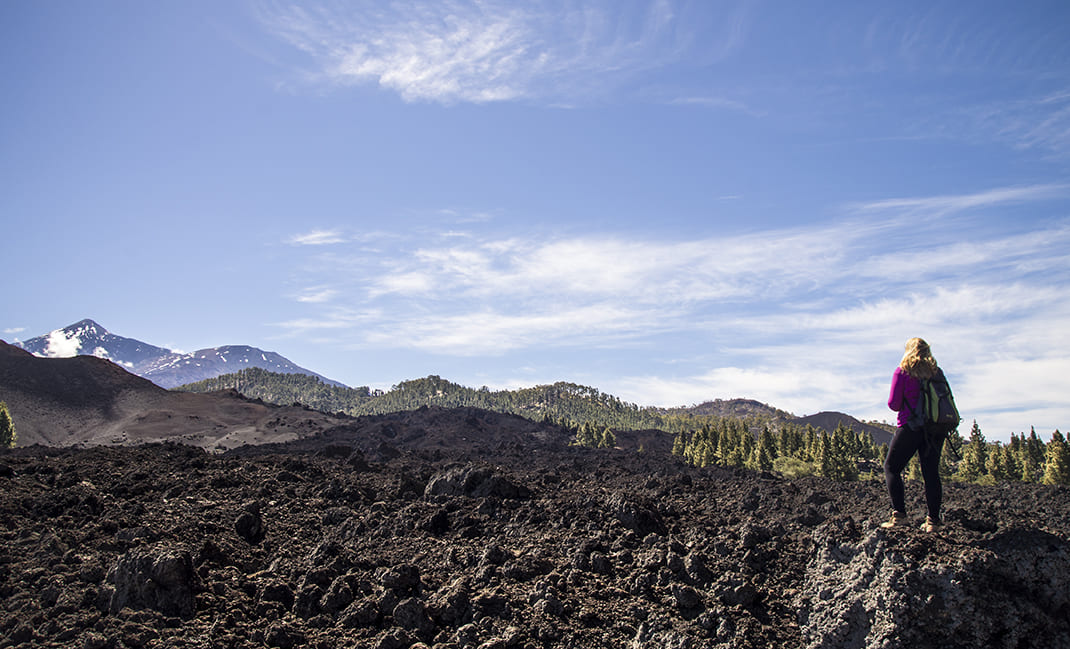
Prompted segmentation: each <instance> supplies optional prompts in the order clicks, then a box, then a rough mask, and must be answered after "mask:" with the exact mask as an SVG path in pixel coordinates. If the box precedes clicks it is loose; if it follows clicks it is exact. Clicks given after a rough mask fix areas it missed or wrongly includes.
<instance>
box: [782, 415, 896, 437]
mask: <svg viewBox="0 0 1070 649" xmlns="http://www.w3.org/2000/svg"><path fill="white" fill-rule="evenodd" d="M791 421H792V423H795V424H797V425H799V426H813V427H814V428H816V429H818V430H827V431H833V430H836V427H837V426H839V425H841V424H842V425H843V427H844V428H850V429H852V430H854V431H855V432H858V433H869V435H870V437H872V438H873V441H874V442H876V443H877V444H878V445H880V444H891V443H892V437H894V434H893V433H892V432H891V431H889V430H887V429H885V428H881V427H879V426H874V425H872V424H866V423H863V422H861V421H858V420H857V419H855V418H854V417H852V416H850V415H845V414H844V413H842V412H819V413H817V414H816V415H809V416H806V417H797V418H794V419H792V420H791Z"/></svg>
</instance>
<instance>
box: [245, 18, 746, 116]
mask: <svg viewBox="0 0 1070 649" xmlns="http://www.w3.org/2000/svg"><path fill="white" fill-rule="evenodd" d="M734 4H735V3H734ZM260 13H261V16H262V20H263V22H264V23H265V24H266V25H267V26H268V27H269V28H270V29H271V30H272V31H274V32H275V33H277V34H278V35H279V36H281V37H282V38H284V39H285V40H286V41H287V42H289V43H290V44H291V45H293V46H294V47H296V48H298V49H300V50H302V51H303V52H305V53H307V54H309V55H311V56H312V58H313V60H314V61H315V63H316V65H317V66H318V67H317V70H316V72H315V76H316V77H317V78H318V79H322V80H326V81H328V82H331V83H335V84H365V83H371V84H378V85H379V86H381V87H383V88H387V89H390V90H393V91H395V92H397V93H398V94H399V95H400V96H401V97H402V98H403V99H405V100H406V101H435V102H442V103H447V104H448V103H455V102H474V103H484V102H494V101H505V100H515V99H521V98H539V99H551V100H557V101H560V100H565V101H569V100H571V99H574V98H575V97H576V96H577V95H583V96H590V94H591V93H592V92H593V91H594V89H595V88H597V87H605V86H606V85H607V84H608V85H612V84H613V83H615V82H616V81H618V80H620V79H623V78H628V77H629V76H631V75H633V74H635V73H637V72H640V71H643V70H649V69H654V68H658V67H660V66H663V65H665V64H667V63H669V62H672V61H676V60H680V59H681V57H683V56H685V54H686V52H685V50H686V48H688V47H694V46H695V45H696V40H697V39H692V38H691V36H690V28H691V26H690V25H689V24H688V23H687V22H686V20H685V19H682V18H681V16H680V15H678V10H677V8H676V6H675V4H674V3H671V2H667V1H666V0H658V1H656V2H650V3H640V4H639V5H633V4H629V5H622V4H618V3H607V4H604V5H603V4H600V3H584V4H583V5H574V4H572V3H558V2H537V3H515V2H507V1H498V0H486V1H482V2H462V1H450V2H427V1H417V2H406V3H397V2H395V3H389V4H386V5H377V6H375V7H369V6H367V5H364V4H362V5H360V6H352V7H349V8H348V9H347V8H345V7H343V6H339V5H336V6H333V7H331V8H323V9H320V10H316V11H311V10H307V9H304V8H300V7H295V6H283V5H278V4H265V5H263V6H262V7H261V11H260ZM726 13H727V18H726V20H725V21H724V23H725V24H724V25H723V26H722V28H721V29H720V30H718V32H717V33H713V34H711V33H709V32H706V33H704V34H702V36H703V37H704V40H703V41H701V42H702V43H703V44H704V46H705V47H706V48H708V49H723V50H729V51H730V50H732V49H734V48H736V47H738V45H739V43H740V41H741V40H742V38H743V31H744V29H743V21H744V19H743V16H742V14H741V13H740V12H739V11H738V10H737V9H735V8H733V9H732V10H730V11H728V12H726Z"/></svg>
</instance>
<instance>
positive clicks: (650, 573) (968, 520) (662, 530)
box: [0, 409, 1070, 649]
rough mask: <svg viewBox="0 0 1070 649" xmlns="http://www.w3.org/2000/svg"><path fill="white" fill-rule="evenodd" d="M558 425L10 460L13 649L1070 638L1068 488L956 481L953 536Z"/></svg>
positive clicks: (942, 644)
mask: <svg viewBox="0 0 1070 649" xmlns="http://www.w3.org/2000/svg"><path fill="white" fill-rule="evenodd" d="M421 431H422V436H419V434H420V433H421ZM560 435H561V432H560V430H557V429H555V427H552V426H539V425H537V424H533V423H532V422H529V421H526V420H523V419H520V418H517V417H503V416H501V415H496V414H493V413H485V412H480V411H474V410H464V409H459V410H455V411H443V410H438V409H425V410H421V411H416V412H411V413H406V414H404V415H396V416H380V417H371V418H367V420H365V419H364V418H362V419H360V420H355V421H354V422H351V425H350V426H349V427H343V428H337V429H335V430H333V431H331V432H330V433H327V434H324V435H322V436H318V437H311V438H305V439H302V440H299V441H295V442H294V443H292V444H287V445H272V446H268V447H244V448H242V449H240V450H238V451H234V452H231V453H228V454H226V455H209V454H206V453H204V452H203V451H201V450H198V449H195V448H192V447H188V446H177V445H153V446H146V447H122V448H103V447H98V448H93V449H83V450H77V449H45V448H41V447H37V448H34V449H16V450H14V451H8V452H2V453H0V538H2V539H3V541H2V546H0V547H2V551H0V575H2V579H0V601H2V603H3V606H2V607H0V629H3V630H4V635H3V639H2V640H0V646H3V647H21V646H25V647H31V646H32V647H72V646H73V647H94V648H111V647H114V648H116V649H119V648H121V647H182V648H187V647H188V648H194V647H198V648H200V647H240V648H246V647H248V648H253V647H278V648H292V647H316V648H323V649H328V648H330V649H333V648H335V647H354V648H355V647H372V648H377V649H379V648H381V649H400V648H406V649H409V648H412V649H428V648H436V649H461V648H466V649H476V648H483V649H490V648H513V647H515V648H521V649H548V648H551V647H554V648H556V647H590V648H596V649H597V648H603V647H604V648H607V649H609V648H612V649H618V648H620V647H628V648H650V649H654V648H661V647H674V648H684V649H712V648H718V649H720V648H725V649H727V648H728V647H732V648H741V649H750V648H755V649H756V648H759V647H760V648H763V649H764V648H766V647H808V648H813V649H817V648H824V647H858V648H866V649H877V648H882V649H897V648H899V647H903V648H907V647H910V648H929V647H932V648H937V647H939V648H941V649H944V648H949V647H950V648H966V647H969V648H971V649H972V648H974V647H998V648H1007V649H1010V648H1014V649H1021V648H1028V647H1038V648H1040V647H1043V648H1056V649H1059V648H1065V647H1070V492H1068V490H1067V489H1066V488H1053V487H1040V486H1035V485H1029V486H1027V485H1013V486H1011V485H1008V486H1005V487H992V488H985V487H977V486H963V485H959V484H952V485H948V489H947V492H948V493H947V519H948V523H949V524H948V526H947V528H946V529H945V530H944V531H942V532H940V533H938V534H935V535H926V534H923V533H921V532H920V531H918V530H916V529H913V528H911V529H897V530H893V531H886V530H882V529H880V528H879V527H877V523H878V522H879V521H880V520H883V519H884V516H885V514H886V508H887V506H886V504H885V502H884V494H883V487H882V485H881V484H880V483H875V482H865V483H835V482H830V481H827V480H823V479H817V478H811V479H805V480H801V481H797V482H791V481H786V480H781V479H777V478H774V477H773V476H771V475H766V474H757V473H751V472H747V471H742V470H740V471H725V470H720V469H704V470H700V469H694V468H690V467H687V466H685V465H683V464H681V463H679V462H676V461H675V460H674V459H672V458H671V457H670V456H665V455H660V454H653V453H643V454H638V453H634V452H621V451H595V450H591V449H582V448H576V447H561V446H560V445H559V444H558V440H557V439H556V438H557V437H559V436H560ZM413 436H418V438H416V437H413ZM390 440H393V442H394V443H393V444H391V443H390ZM429 440H430V441H442V442H448V443H445V444H443V445H441V446H439V447H437V448H434V447H432V448H426V447H425V449H424V450H420V451H415V452H413V451H405V450H402V449H403V448H404V446H405V445H407V444H419V445H426V442H427V441H429ZM462 441H467V442H468V443H467V445H464V444H461V442H462ZM455 447H456V448H455ZM909 489H910V490H909V492H908V493H909V495H910V505H911V507H912V508H913V511H914V512H915V513H917V512H918V511H920V501H919V498H918V496H919V494H920V487H919V486H918V485H916V484H911V485H910V487H909Z"/></svg>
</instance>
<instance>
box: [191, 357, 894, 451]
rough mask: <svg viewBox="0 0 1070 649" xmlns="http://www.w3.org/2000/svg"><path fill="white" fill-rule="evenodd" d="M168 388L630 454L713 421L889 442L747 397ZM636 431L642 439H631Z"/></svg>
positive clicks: (423, 384)
mask: <svg viewBox="0 0 1070 649" xmlns="http://www.w3.org/2000/svg"><path fill="white" fill-rule="evenodd" d="M176 389H178V390H184V391H190V392H212V391H218V390H223V389H233V390H237V391H238V392H240V393H242V394H244V395H246V396H248V397H250V398H256V399H263V400H264V401H267V402H269V403H278V404H294V403H301V404H305V405H307V406H309V407H311V408H315V409H317V410H321V411H324V412H335V413H344V414H347V415H352V416H361V415H380V414H387V413H394V412H404V411H408V410H415V409H417V408H420V407H422V406H438V407H443V408H457V407H473V408H482V409H485V410H491V411H494V412H500V413H506V414H514V415H520V416H522V417H526V418H528V419H532V420H536V421H541V420H544V419H548V420H552V421H555V422H561V423H567V424H570V425H575V426H580V425H583V424H590V425H596V426H599V427H605V426H608V427H610V428H611V429H613V430H616V431H631V432H632V433H633V434H629V435H623V436H621V435H618V440H619V442H620V443H619V444H618V445H621V446H627V447H635V448H638V447H639V446H643V447H644V448H651V446H657V447H660V446H662V445H663V444H664V440H657V439H656V436H653V437H651V435H650V434H649V431H662V432H666V433H678V432H681V431H688V430H695V429H698V428H701V427H702V426H703V424H706V423H714V422H716V421H717V420H720V419H728V420H741V421H744V422H745V423H746V425H747V426H748V427H749V428H750V429H751V430H752V432H757V431H759V430H760V428H761V426H762V425H768V426H770V428H772V429H777V428H779V427H781V426H785V425H795V426H800V427H805V426H807V425H812V426H814V428H817V429H820V430H826V431H827V432H829V433H831V432H833V431H834V430H835V429H836V427H837V426H838V425H839V424H840V423H841V422H842V423H843V424H844V425H845V426H846V427H848V428H852V429H854V430H855V431H856V432H868V433H870V435H871V436H872V437H873V438H874V440H875V441H876V443H877V444H882V443H887V442H888V441H890V440H891V435H890V434H889V433H888V432H887V431H884V430H882V429H880V428H877V427H874V426H869V425H867V424H862V423H861V422H859V421H858V420H856V419H854V418H853V417H850V416H848V415H843V414H840V413H821V415H813V416H811V417H802V418H799V417H795V416H793V415H791V414H790V413H787V412H785V411H783V410H779V409H777V408H773V407H772V406H768V405H766V404H763V403H760V402H758V401H754V400H750V399H729V400H721V399H717V400H714V401H708V402H705V403H703V404H700V405H698V406H691V407H682V408H651V407H646V408H644V407H640V406H637V405H635V404H631V403H627V402H624V401H622V400H620V399H619V398H617V397H614V396H613V395H609V394H605V393H602V392H600V391H599V390H597V389H595V388H592V387H587V386H582V385H576V384H573V383H564V382H559V383H554V384H552V385H540V386H535V387H532V388H522V389H518V390H489V389H487V388H481V389H474V388H468V387H465V386H462V385H459V384H457V383H453V382H451V381H447V380H445V379H442V378H441V377H438V376H428V377H426V378H422V379H415V380H412V381H405V382H402V383H399V384H397V385H395V386H394V387H393V388H392V389H391V390H389V391H388V392H379V391H376V392H372V391H371V390H369V389H368V388H367V387H359V388H339V387H336V386H329V385H326V384H324V383H323V382H321V381H318V380H316V379H315V378H314V377H309V376H302V375H298V374H290V375H280V374H275V373H273V372H268V371H265V370H260V369H249V370H243V371H241V372H238V373H235V374H227V375H223V376H219V377H215V378H213V379H209V380H206V381H201V382H198V383H194V384H191V385H184V386H181V387H179V388H176ZM639 431H647V433H646V434H645V435H637V434H635V433H637V432H639ZM669 443H670V444H671V439H670V441H669Z"/></svg>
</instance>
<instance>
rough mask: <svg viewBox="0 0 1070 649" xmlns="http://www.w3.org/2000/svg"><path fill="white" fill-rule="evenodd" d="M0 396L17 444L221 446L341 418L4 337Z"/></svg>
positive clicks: (300, 431) (276, 437)
mask: <svg viewBox="0 0 1070 649" xmlns="http://www.w3.org/2000/svg"><path fill="white" fill-rule="evenodd" d="M0 401H5V402H6V403H7V404H8V407H9V409H10V411H11V416H12V419H13V420H14V422H15V429H16V432H17V434H18V443H19V445H20V446H28V445H32V444H46V445H50V446H70V445H76V444H136V443H142V442H154V441H167V440H174V441H181V442H184V443H187V444H193V445H195V446H201V447H204V448H209V449H226V448H233V447H235V446H239V445H241V444H256V443H263V442H270V441H284V440H290V439H295V438H297V437H301V436H304V435H308V434H310V433H312V432H314V431H319V430H323V429H325V428H329V427H331V426H334V425H337V423H338V422H339V421H340V420H339V419H337V418H335V417H331V416H329V415H325V414H322V413H318V412H313V411H309V410H306V409H304V408H295V407H281V406H270V405H265V404H263V403H257V402H254V401H249V400H248V399H245V398H244V397H241V396H240V395H238V394H236V393H233V392H230V393H216V394H187V393H179V392H169V391H167V390H164V389H163V388H160V387H159V386H157V385H155V384H153V383H151V382H150V381H147V380H145V379H142V378H140V377H137V376H134V375H133V374H130V373H129V372H127V371H125V370H123V369H122V368H121V367H119V366H118V365H115V364H114V363H112V362H110V361H107V360H104V359H102V358H97V357H94V356H76V357H73V358H38V357H36V356H33V355H32V354H30V353H28V352H26V351H23V350H21V349H18V348H16V347H13V346H11V345H8V344H6V343H4V342H2V341H0Z"/></svg>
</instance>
